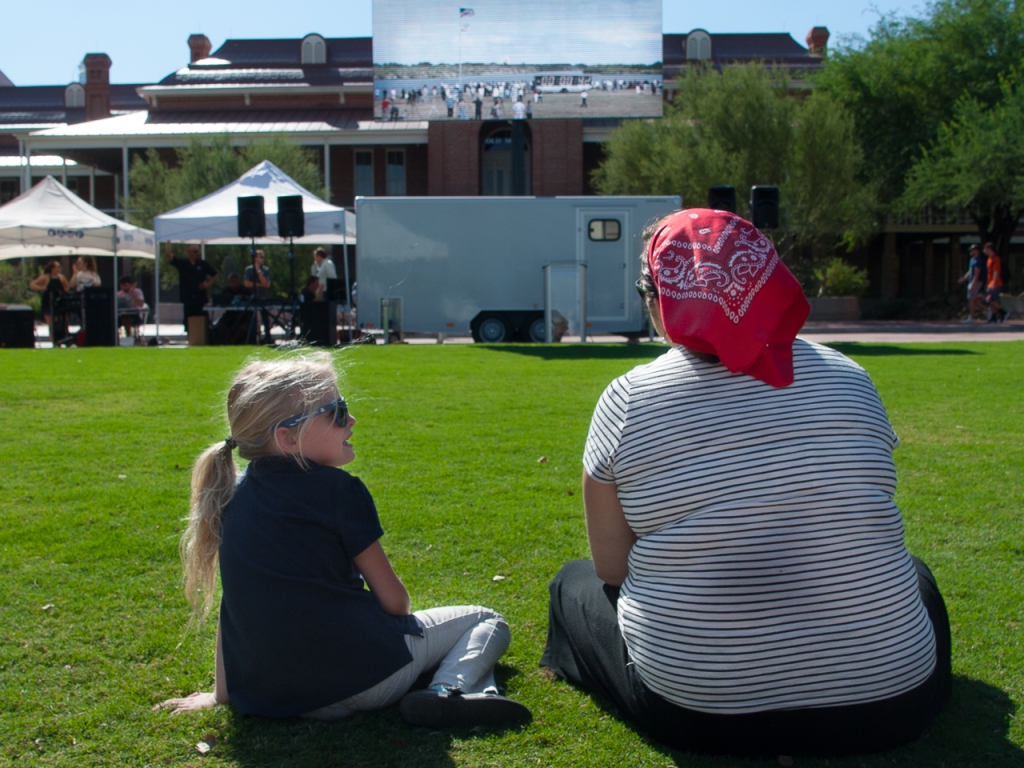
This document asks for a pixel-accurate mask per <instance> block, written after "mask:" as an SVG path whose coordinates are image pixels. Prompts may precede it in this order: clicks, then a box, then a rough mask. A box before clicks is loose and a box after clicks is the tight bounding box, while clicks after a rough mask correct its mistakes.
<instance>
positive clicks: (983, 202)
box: [899, 77, 1024, 254]
mask: <svg viewBox="0 0 1024 768" xmlns="http://www.w3.org/2000/svg"><path fill="white" fill-rule="evenodd" d="M1001 94H1002V98H1001V99H1000V100H999V101H997V102H996V103H995V104H992V105H986V104H984V103H982V102H981V101H979V100H978V99H977V98H966V97H965V98H963V99H961V101H960V102H959V103H958V104H957V107H956V114H955V115H954V117H953V119H952V120H950V121H949V122H948V123H945V124H943V125H942V126H941V127H940V128H939V133H938V136H937V137H936V139H935V141H934V142H933V144H932V146H931V148H930V149H927V150H925V151H924V152H923V153H922V155H921V157H920V158H919V159H918V160H917V161H916V162H915V164H914V165H913V167H912V168H911V170H910V174H909V177H908V180H907V187H906V190H905V192H904V194H903V197H902V198H901V200H900V201H899V202H900V204H901V206H902V207H903V209H904V210H914V209H917V210H920V209H921V208H922V207H924V206H926V205H933V204H934V205H941V206H947V207H959V208H963V209H964V210H966V211H968V212H969V213H970V215H971V217H972V218H973V219H974V220H975V222H976V223H977V225H978V227H979V230H980V232H981V234H982V239H983V240H988V239H992V240H994V241H995V242H996V248H997V250H1000V251H1001V252H1002V253H1003V254H1006V253H1007V251H1008V246H1009V238H1010V237H1011V236H1012V234H1013V232H1014V230H1016V228H1017V222H1018V221H1019V219H1020V217H1021V215H1022V214H1024V84H1022V83H1021V81H1020V79H1019V77H1015V78H1013V79H1012V80H1003V82H1002V88H1001Z"/></svg>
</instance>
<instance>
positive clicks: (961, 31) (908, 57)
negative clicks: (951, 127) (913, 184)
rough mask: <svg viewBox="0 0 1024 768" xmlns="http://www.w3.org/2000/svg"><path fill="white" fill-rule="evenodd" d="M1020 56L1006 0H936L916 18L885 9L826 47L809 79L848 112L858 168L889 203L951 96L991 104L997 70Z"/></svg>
mask: <svg viewBox="0 0 1024 768" xmlns="http://www.w3.org/2000/svg"><path fill="white" fill-rule="evenodd" d="M1022 60H1024V8H1022V7H1021V6H1020V5H1019V4H1017V3H1016V2H1015V0H936V1H935V2H931V3H929V4H927V5H926V6H925V14H924V15H923V16H922V17H921V18H913V17H909V18H905V19H901V20H896V19H894V18H893V17H885V18H883V19H882V20H881V21H879V22H878V24H876V25H875V27H874V28H873V29H872V31H871V38H870V40H868V41H864V40H857V39H854V40H853V41H851V42H850V43H849V44H847V45H845V46H840V47H838V48H837V49H835V50H833V51H832V52H830V54H829V57H828V59H827V60H826V63H825V67H824V69H823V71H822V72H821V73H820V74H819V75H818V76H817V77H816V78H815V84H816V87H817V89H818V90H820V91H822V92H824V93H826V94H827V95H829V96H830V97H831V98H832V99H834V100H835V101H838V102H839V103H841V104H843V105H844V106H845V107H846V108H847V109H848V110H850V112H851V113H852V115H853V118H854V123H855V125H856V131H857V136H858V138H859V141H860V144H861V146H862V147H863V149H864V153H865V166H866V172H867V175H868V177H869V178H871V179H872V180H873V181H874V182H875V183H876V184H877V187H878V190H879V197H880V200H881V202H882V203H883V204H891V203H894V202H895V201H896V200H898V199H899V198H900V197H901V195H902V194H903V192H904V188H905V184H906V180H907V178H908V175H909V173H910V170H911V168H912V167H913V166H914V164H915V163H916V162H917V161H918V160H919V159H920V158H921V157H922V155H923V152H924V149H925V148H926V147H929V146H931V145H932V143H933V142H934V141H935V140H936V139H937V138H938V136H939V133H940V131H941V130H942V126H943V125H944V124H947V123H949V122H950V121H951V120H953V119H954V117H955V116H956V114H957V109H958V106H957V105H958V104H960V103H961V100H962V99H965V98H968V99H972V100H974V101H975V102H976V103H977V104H978V105H981V106H983V107H990V106H992V105H994V104H996V103H997V102H998V101H999V100H1000V99H1001V98H1002V90H1001V88H1000V78H1001V77H1004V76H1006V75H1008V74H1009V73H1010V72H1012V71H1013V69H1014V68H1015V67H1017V66H1019V64H1020V62H1021V61H1022Z"/></svg>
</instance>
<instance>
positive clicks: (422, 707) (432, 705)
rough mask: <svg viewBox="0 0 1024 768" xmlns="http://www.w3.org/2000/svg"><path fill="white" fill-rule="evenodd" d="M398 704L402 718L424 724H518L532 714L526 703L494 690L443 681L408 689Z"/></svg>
mask: <svg viewBox="0 0 1024 768" xmlns="http://www.w3.org/2000/svg"><path fill="white" fill-rule="evenodd" d="M398 708H399V712H401V714H402V719H403V720H405V722H407V723H409V724H410V725H419V726H424V727H427V728H471V727H473V726H477V725H482V726H491V727H497V726H506V725H521V724H524V723H528V722H530V720H531V719H532V718H533V716H532V715H531V714H530V710H529V709H527V708H526V707H525V706H523V705H522V704H520V703H519V702H518V701H513V700H512V699H506V698H505V697H504V696H499V695H498V694H497V692H496V691H495V692H494V693H463V692H462V689H460V688H451V687H449V686H445V685H435V686H433V687H431V688H427V689H426V690H422V691H413V692H412V693H407V694H406V695H405V697H404V698H403V699H402V702H401V704H399V707H398Z"/></svg>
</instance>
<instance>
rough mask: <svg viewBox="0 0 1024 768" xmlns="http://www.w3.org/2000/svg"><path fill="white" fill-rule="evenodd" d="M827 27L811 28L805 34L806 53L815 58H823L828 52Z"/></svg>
mask: <svg viewBox="0 0 1024 768" xmlns="http://www.w3.org/2000/svg"><path fill="white" fill-rule="evenodd" d="M828 37H829V34H828V27H811V31H810V32H808V33H807V52H808V53H811V54H813V55H815V56H824V55H825V53H826V52H827V51H828Z"/></svg>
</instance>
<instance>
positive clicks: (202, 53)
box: [188, 35, 213, 64]
mask: <svg viewBox="0 0 1024 768" xmlns="http://www.w3.org/2000/svg"><path fill="white" fill-rule="evenodd" d="M188 49H189V50H190V51H192V58H191V59H190V60H189V61H190V63H192V64H195V63H196V62H197V61H200V60H201V59H205V58H208V57H209V55H210V51H212V50H213V46H212V45H210V38H208V37H207V36H206V35H189V36H188Z"/></svg>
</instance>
